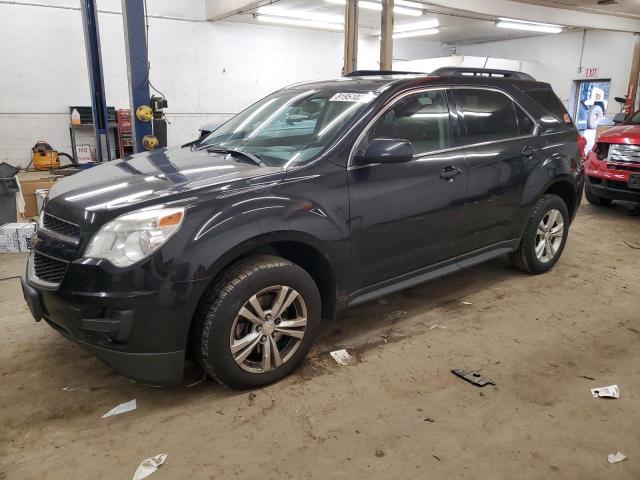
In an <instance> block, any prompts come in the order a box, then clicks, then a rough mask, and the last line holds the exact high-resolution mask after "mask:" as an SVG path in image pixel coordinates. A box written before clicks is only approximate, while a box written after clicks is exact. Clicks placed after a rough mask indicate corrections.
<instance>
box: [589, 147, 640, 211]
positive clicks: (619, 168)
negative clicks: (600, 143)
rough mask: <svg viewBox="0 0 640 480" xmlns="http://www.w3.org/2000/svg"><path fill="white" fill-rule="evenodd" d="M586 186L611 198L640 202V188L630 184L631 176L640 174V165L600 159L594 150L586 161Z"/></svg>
mask: <svg viewBox="0 0 640 480" xmlns="http://www.w3.org/2000/svg"><path fill="white" fill-rule="evenodd" d="M585 167H586V174H587V178H586V183H587V185H586V188H588V189H589V190H590V191H591V192H593V193H594V194H595V195H597V196H599V197H602V198H609V199H611V200H624V201H628V202H640V189H638V188H633V187H632V186H630V179H631V176H632V175H634V176H636V177H637V176H638V175H640V165H638V164H635V163H631V164H624V163H619V162H610V161H607V160H599V159H598V158H597V155H596V154H595V153H594V152H591V153H590V154H589V157H588V159H587V162H586V165H585Z"/></svg>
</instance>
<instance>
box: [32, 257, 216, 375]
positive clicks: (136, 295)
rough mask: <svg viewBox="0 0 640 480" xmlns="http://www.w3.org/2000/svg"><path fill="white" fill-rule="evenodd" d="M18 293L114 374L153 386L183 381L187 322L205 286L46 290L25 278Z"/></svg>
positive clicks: (182, 284) (35, 313) (37, 314)
mask: <svg viewBox="0 0 640 480" xmlns="http://www.w3.org/2000/svg"><path fill="white" fill-rule="evenodd" d="M21 283H22V291H23V294H24V297H25V300H26V302H27V305H28V306H29V309H30V310H31V313H32V315H33V317H34V318H35V320H36V321H40V320H41V319H44V320H45V321H46V322H47V323H48V324H49V325H50V326H51V327H53V328H54V329H55V330H57V331H58V332H59V333H61V334H62V335H63V336H65V337H66V338H68V339H70V340H72V341H74V342H76V343H77V344H78V345H80V346H81V347H83V348H84V349H86V350H87V351H89V353H91V354H92V355H94V356H96V357H97V358H99V359H100V360H102V361H103V362H104V363H106V364H107V365H109V366H110V367H111V368H113V369H114V370H116V371H117V372H119V373H122V374H124V375H126V376H128V377H131V378H133V379H135V380H138V381H141V382H144V383H148V384H153V385H175V384H179V383H180V382H181V381H182V377H183V371H184V360H185V351H186V345H187V338H188V333H189V326H190V323H191V318H192V316H193V312H194V310H195V307H196V305H197V304H198V301H199V299H200V297H201V295H202V293H203V292H204V290H205V289H206V287H207V285H208V280H207V279H203V280H200V281H194V282H173V283H165V284H163V285H162V286H161V288H160V289H159V290H158V291H152V292H127V293H126V294H123V293H121V292H118V293H115V294H109V293H108V292H79V291H74V292H67V291H60V290H52V289H46V288H43V287H41V286H39V285H38V284H37V283H34V282H33V281H32V279H30V278H29V268H27V274H26V276H25V277H22V278H21Z"/></svg>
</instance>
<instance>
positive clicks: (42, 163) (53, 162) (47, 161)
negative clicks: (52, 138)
mask: <svg viewBox="0 0 640 480" xmlns="http://www.w3.org/2000/svg"><path fill="white" fill-rule="evenodd" d="M31 152H32V153H31V164H32V165H33V168H35V169H36V170H51V169H53V168H60V157H61V156H63V157H67V158H68V159H70V160H71V163H75V162H74V159H73V158H72V157H71V156H70V155H69V154H67V153H63V152H58V151H57V150H54V149H53V147H52V146H51V145H49V144H48V143H47V142H43V141H42V140H40V141H38V142H36V144H35V145H34V146H33V147H31Z"/></svg>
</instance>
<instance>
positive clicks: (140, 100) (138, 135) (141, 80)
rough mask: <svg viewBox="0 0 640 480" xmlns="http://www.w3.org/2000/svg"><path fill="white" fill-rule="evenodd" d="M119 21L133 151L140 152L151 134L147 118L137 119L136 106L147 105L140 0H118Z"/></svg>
mask: <svg viewBox="0 0 640 480" xmlns="http://www.w3.org/2000/svg"><path fill="white" fill-rule="evenodd" d="M122 21H123V23H124V41H125V50H126V53H127V72H128V77H129V101H130V103H131V133H132V134H133V138H134V146H133V151H134V153H138V152H144V151H145V148H144V147H143V145H142V139H143V137H144V136H145V135H151V134H152V126H151V122H150V121H145V122H143V121H140V119H139V118H138V117H137V115H136V109H137V108H138V107H140V106H142V105H149V104H150V102H151V96H150V94H149V57H148V51H147V32H146V27H145V11H144V0H122Z"/></svg>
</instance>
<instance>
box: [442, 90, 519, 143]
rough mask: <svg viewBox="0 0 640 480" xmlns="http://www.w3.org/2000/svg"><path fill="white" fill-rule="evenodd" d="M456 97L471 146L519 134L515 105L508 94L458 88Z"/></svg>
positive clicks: (466, 141) (467, 139) (454, 91)
mask: <svg viewBox="0 0 640 480" xmlns="http://www.w3.org/2000/svg"><path fill="white" fill-rule="evenodd" d="M453 94H454V98H455V100H456V104H457V105H458V107H459V108H460V110H461V111H462V114H463V118H464V123H465V125H466V127H467V135H466V139H465V143H466V144H467V145H472V144H475V143H483V142H493V141H496V140H506V139H508V138H513V137H517V136H518V135H519V132H518V120H517V118H516V111H515V108H514V107H515V104H514V103H513V101H512V100H511V99H510V98H509V97H507V96H506V95H505V94H503V93H500V92H497V91H495V90H482V89H475V88H474V89H471V88H469V89H464V88H463V89H454V90H453Z"/></svg>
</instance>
